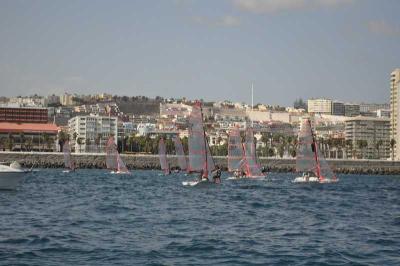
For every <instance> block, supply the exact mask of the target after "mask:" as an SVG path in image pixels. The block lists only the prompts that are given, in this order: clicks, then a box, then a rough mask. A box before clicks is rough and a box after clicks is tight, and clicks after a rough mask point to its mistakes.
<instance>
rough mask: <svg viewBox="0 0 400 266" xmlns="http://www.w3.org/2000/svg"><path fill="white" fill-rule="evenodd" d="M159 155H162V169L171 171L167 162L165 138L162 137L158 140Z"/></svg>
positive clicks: (166, 171)
mask: <svg viewBox="0 0 400 266" xmlns="http://www.w3.org/2000/svg"><path fill="white" fill-rule="evenodd" d="M158 155H159V157H160V165H161V169H162V170H163V171H164V172H165V173H168V172H169V167H168V163H167V155H166V148H165V142H164V139H163V138H160V141H159V142H158Z"/></svg>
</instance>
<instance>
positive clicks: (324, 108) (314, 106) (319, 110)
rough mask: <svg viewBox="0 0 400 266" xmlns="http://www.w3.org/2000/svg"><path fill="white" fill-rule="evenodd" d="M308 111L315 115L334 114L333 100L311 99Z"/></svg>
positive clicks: (308, 103) (308, 102)
mask: <svg viewBox="0 0 400 266" xmlns="http://www.w3.org/2000/svg"><path fill="white" fill-rule="evenodd" d="M307 110H308V112H309V113H314V114H329V115H330V114H332V100H329V99H309V100H308V101H307Z"/></svg>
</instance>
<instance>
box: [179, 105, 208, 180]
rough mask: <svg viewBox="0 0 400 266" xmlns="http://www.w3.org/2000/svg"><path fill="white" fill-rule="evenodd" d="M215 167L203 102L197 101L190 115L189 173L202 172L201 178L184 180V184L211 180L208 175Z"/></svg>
mask: <svg viewBox="0 0 400 266" xmlns="http://www.w3.org/2000/svg"><path fill="white" fill-rule="evenodd" d="M214 169H215V163H214V160H213V158H212V156H211V152H210V147H209V145H208V141H207V138H206V133H205V130H204V124H203V111H202V108H201V103H200V102H196V104H195V105H194V106H193V108H192V112H191V113H190V116H189V168H188V172H189V173H200V174H201V175H202V176H201V180H200V178H199V180H196V181H184V182H182V184H183V185H184V186H195V185H197V184H199V183H203V182H209V180H208V176H209V174H210V173H211V172H212V171H213V170H214Z"/></svg>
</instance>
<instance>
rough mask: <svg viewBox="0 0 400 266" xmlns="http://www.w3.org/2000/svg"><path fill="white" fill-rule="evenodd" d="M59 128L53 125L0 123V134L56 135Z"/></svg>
mask: <svg viewBox="0 0 400 266" xmlns="http://www.w3.org/2000/svg"><path fill="white" fill-rule="evenodd" d="M58 130H59V127H58V126H56V125H54V124H39V123H9V122H0V132H7V133H8V132H15V133H34V132H38V133H39V132H41V133H52V134H54V133H57V132H58Z"/></svg>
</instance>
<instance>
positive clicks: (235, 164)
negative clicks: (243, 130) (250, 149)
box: [228, 127, 244, 172]
mask: <svg viewBox="0 0 400 266" xmlns="http://www.w3.org/2000/svg"><path fill="white" fill-rule="evenodd" d="M243 159H244V151H243V146H242V138H241V136H240V131H239V128H237V127H235V128H233V129H231V131H230V132H229V140H228V171H230V172H234V171H238V170H240V169H241V168H242V167H243Z"/></svg>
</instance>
